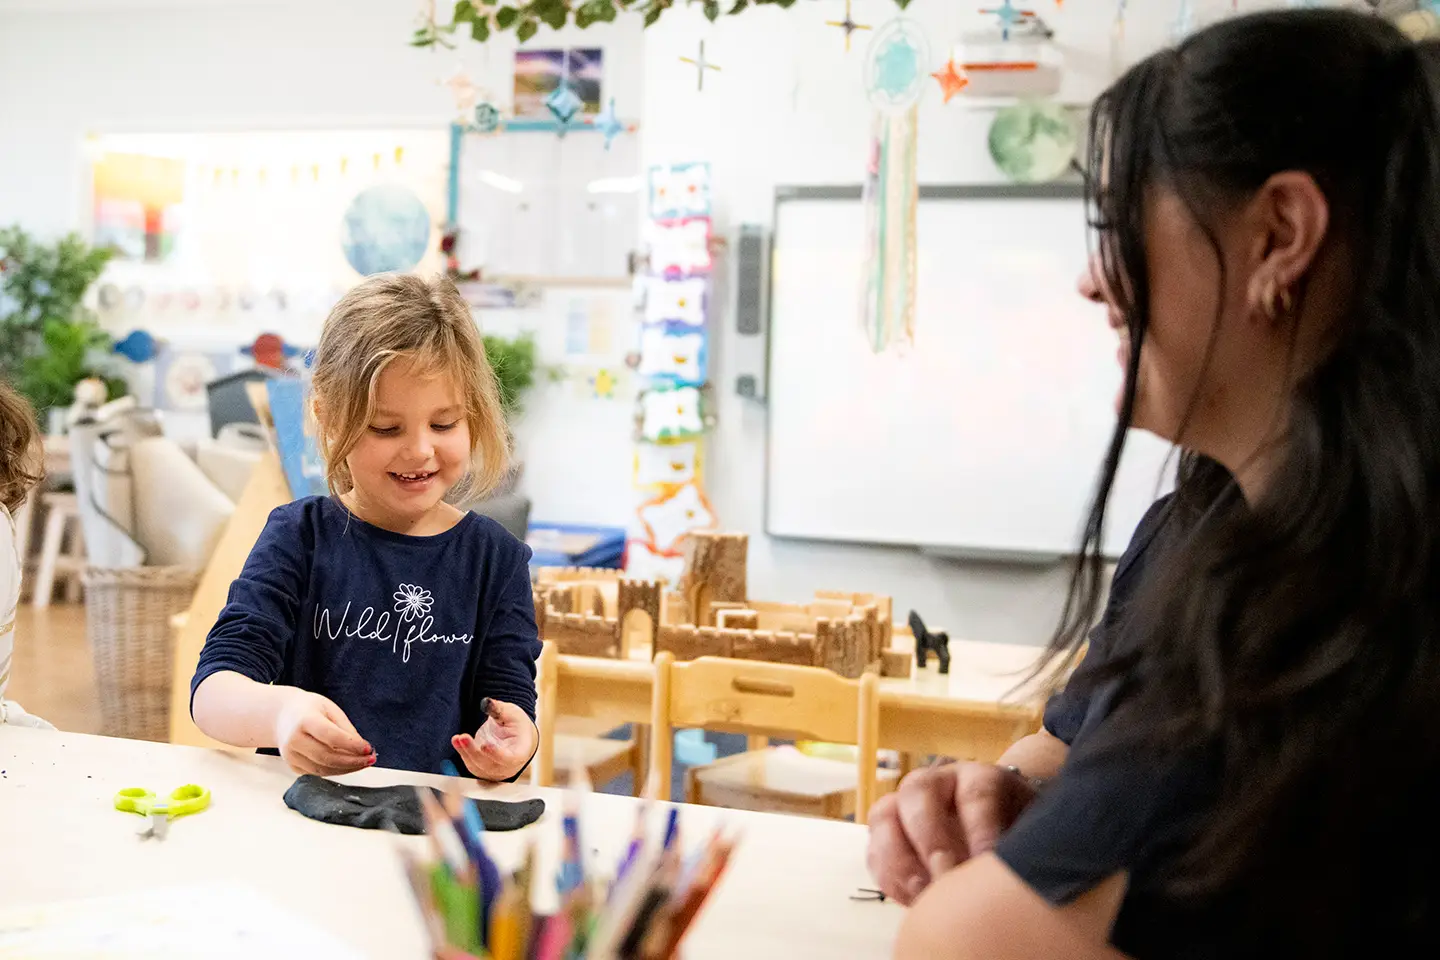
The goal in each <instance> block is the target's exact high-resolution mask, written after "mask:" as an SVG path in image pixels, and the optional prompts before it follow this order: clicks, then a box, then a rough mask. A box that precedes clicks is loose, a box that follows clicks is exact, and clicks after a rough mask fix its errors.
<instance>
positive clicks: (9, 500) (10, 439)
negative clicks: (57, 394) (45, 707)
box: [0, 380, 50, 729]
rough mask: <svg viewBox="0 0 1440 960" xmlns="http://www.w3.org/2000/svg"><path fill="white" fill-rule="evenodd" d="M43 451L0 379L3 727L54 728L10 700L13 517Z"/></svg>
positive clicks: (19, 403)
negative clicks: (8, 698)
mask: <svg viewBox="0 0 1440 960" xmlns="http://www.w3.org/2000/svg"><path fill="white" fill-rule="evenodd" d="M39 448H40V444H39V438H38V436H37V431H36V430H35V414H34V412H33V411H32V410H31V409H30V404H28V403H26V402H25V399H24V398H23V397H21V396H20V395H19V394H18V393H16V392H15V391H14V390H12V389H11V388H10V386H9V385H8V384H6V383H5V382H4V381H3V380H0V724H3V723H11V724H14V725H16V726H22V727H40V728H43V729H49V728H50V724H48V723H46V722H45V721H44V720H41V719H40V718H39V717H34V716H31V715H30V714H28V713H26V712H25V711H24V710H22V709H21V708H20V705H19V704H18V703H15V702H14V701H11V700H6V699H5V687H6V686H7V685H8V684H9V683H10V667H11V660H12V655H13V654H14V652H15V614H16V611H17V610H18V608H19V606H20V574H21V571H22V570H24V564H23V558H22V557H21V556H20V553H19V549H18V547H19V541H18V537H17V535H16V531H15V520H14V516H13V514H14V513H15V512H18V511H19V509H20V507H21V505H23V504H24V503H25V498H26V497H28V496H29V495H30V491H31V490H32V489H33V488H34V486H35V484H37V483H39V482H40V457H39Z"/></svg>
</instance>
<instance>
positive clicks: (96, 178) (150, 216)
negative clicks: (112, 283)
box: [92, 153, 185, 263]
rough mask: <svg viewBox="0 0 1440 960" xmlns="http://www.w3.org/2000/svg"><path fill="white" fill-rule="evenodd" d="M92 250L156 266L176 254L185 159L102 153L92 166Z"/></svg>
mask: <svg viewBox="0 0 1440 960" xmlns="http://www.w3.org/2000/svg"><path fill="white" fill-rule="evenodd" d="M92 188H93V195H94V198H95V207H94V216H95V246H97V247H111V248H113V249H114V250H115V251H116V252H117V253H118V255H119V256H120V258H121V259H125V260H143V261H146V262H147V263H158V262H160V261H162V260H165V259H167V258H169V256H170V255H171V254H172V253H174V251H175V244H176V238H177V234H178V231H179V224H180V220H181V211H182V204H183V202H184V200H185V161H183V160H176V159H174V158H172V157H152V156H145V155H142V154H134V153H106V154H103V155H102V156H101V157H100V158H99V159H98V160H96V161H95V165H94V167H93V183H92Z"/></svg>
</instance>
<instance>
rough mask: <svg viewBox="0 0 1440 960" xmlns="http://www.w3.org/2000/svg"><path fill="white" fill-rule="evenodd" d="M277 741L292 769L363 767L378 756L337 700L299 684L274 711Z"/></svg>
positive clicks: (328, 772) (331, 771)
mask: <svg viewBox="0 0 1440 960" xmlns="http://www.w3.org/2000/svg"><path fill="white" fill-rule="evenodd" d="M275 743H276V745H277V746H278V747H279V748H280V756H282V757H284V758H285V762H286V763H288V764H289V765H290V769H291V770H294V771H295V772H296V773H313V774H315V775H316V776H321V777H330V776H338V775H339V774H342V773H354V772H355V771H356V770H364V769H365V768H366V767H369V766H373V765H374V763H375V761H376V760H377V759H378V758H377V757H376V755H375V748H374V747H372V746H370V744H369V743H368V742H367V741H366V740H365V739H364V738H363V737H361V736H360V734H359V733H358V732H356V730H355V726H354V725H353V724H352V723H351V722H350V718H349V717H347V716H345V711H343V710H341V709H340V708H339V707H338V706H336V705H335V703H334V701H332V700H328V699H326V698H325V697H322V696H320V694H318V693H310V692H309V691H307V690H300V689H298V688H297V689H293V690H292V691H291V692H290V695H289V696H287V697H286V699H285V701H284V702H283V703H282V704H281V706H280V709H279V711H278V712H277V713H276V715H275Z"/></svg>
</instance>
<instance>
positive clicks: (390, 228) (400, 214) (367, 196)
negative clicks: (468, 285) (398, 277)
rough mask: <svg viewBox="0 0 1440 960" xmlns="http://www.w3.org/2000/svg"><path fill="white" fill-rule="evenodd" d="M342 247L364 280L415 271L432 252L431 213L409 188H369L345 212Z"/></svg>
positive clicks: (359, 194) (381, 185)
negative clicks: (381, 274)
mask: <svg viewBox="0 0 1440 960" xmlns="http://www.w3.org/2000/svg"><path fill="white" fill-rule="evenodd" d="M340 245H341V249H343V250H344V252H345V259H346V260H347V261H348V262H349V263H350V266H351V267H353V268H355V272H356V273H358V274H360V275H361V276H362V277H368V276H370V275H371V274H375V273H404V272H405V271H407V270H413V269H414V268H415V267H416V266H418V265H419V263H420V261H421V260H423V259H424V258H425V254H426V252H427V251H428V250H429V249H430V212H429V211H428V210H426V209H425V204H424V203H423V202H422V201H421V200H420V198H419V197H417V196H416V195H415V193H414V192H413V191H412V190H410V189H409V188H408V187H403V186H401V185H399V184H395V183H382V184H380V185H379V186H374V187H370V188H369V189H367V190H362V191H361V192H360V193H358V194H357V195H356V196H355V199H354V200H352V201H351V202H350V207H349V209H348V210H346V211H345V216H344V218H343V221H342V224H341V231H340Z"/></svg>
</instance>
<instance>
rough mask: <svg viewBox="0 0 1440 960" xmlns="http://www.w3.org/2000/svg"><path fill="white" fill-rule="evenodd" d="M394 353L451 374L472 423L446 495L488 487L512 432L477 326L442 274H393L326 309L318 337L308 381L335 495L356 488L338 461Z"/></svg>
mask: <svg viewBox="0 0 1440 960" xmlns="http://www.w3.org/2000/svg"><path fill="white" fill-rule="evenodd" d="M397 359H399V360H404V361H409V362H410V363H411V364H413V365H414V367H415V369H416V370H417V371H424V372H425V373H427V374H444V375H447V376H449V377H450V379H451V382H452V383H454V384H455V387H456V389H457V390H458V391H459V393H460V396H461V403H462V404H463V406H464V409H465V422H466V424H467V425H468V426H469V428H470V470H469V472H468V473H467V474H466V476H465V479H463V480H461V481H460V483H459V484H457V485H456V486H455V488H454V489H452V490H451V491H450V493H449V495H448V496H449V498H450V499H452V500H460V501H463V500H466V499H469V498H472V497H483V496H485V495H486V494H488V493H490V492H491V491H493V490H494V489H495V488H496V487H497V486H498V485H499V484H500V482H501V481H502V480H503V479H504V477H505V475H506V473H507V472H508V471H509V469H510V432H509V429H508V427H507V426H506V424H505V414H504V411H503V410H502V409H501V407H500V387H499V384H498V383H497V382H496V380H495V371H494V370H492V369H491V368H490V362H489V360H487V359H486V357H485V343H484V340H482V339H481V336H480V328H479V325H477V324H476V322H475V318H474V317H473V316H471V313H470V305H469V304H467V303H466V302H465V300H464V298H463V297H461V296H460V291H458V290H456V289H455V284H453V283H451V282H450V280H449V279H448V278H446V277H443V276H437V277H435V278H434V279H432V280H425V279H422V278H420V277H416V276H411V275H408V274H397V273H386V274H378V275H376V276H373V277H369V278H367V279H366V280H365V281H363V282H362V283H360V284H359V285H357V286H356V287H355V288H354V289H352V290H351V291H350V292H349V293H347V294H346V295H345V296H344V297H342V298H341V299H340V302H339V303H337V304H336V305H335V309H333V310H331V311H330V316H329V317H327V318H326V320H325V328H324V329H323V330H322V331H321V333H320V346H319V348H318V349H317V350H316V351H315V363H314V367H313V370H312V374H311V384H310V386H311V394H312V398H313V405H312V410H313V412H314V415H315V421H316V425H317V427H318V429H317V430H316V441H317V445H318V447H319V450H320V455H321V456H322V457H324V459H325V464H326V476H325V479H326V482H327V483H328V484H329V487H330V491H331V492H332V493H334V494H336V495H339V494H342V493H345V492H347V491H349V490H350V489H351V488H352V487H354V485H355V481H354V478H352V477H351V476H350V468H349V467H348V466H347V465H346V463H345V458H346V457H348V456H349V455H350V452H351V451H352V450H354V449H355V445H356V444H357V443H359V442H360V438H361V437H363V436H364V434H365V430H366V429H367V428H368V427H369V423H370V420H371V418H372V417H373V416H374V414H375V384H376V382H377V381H378V380H379V379H380V374H381V372H382V371H383V370H384V369H385V368H386V367H387V366H389V365H390V363H391V361H393V360H397Z"/></svg>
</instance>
